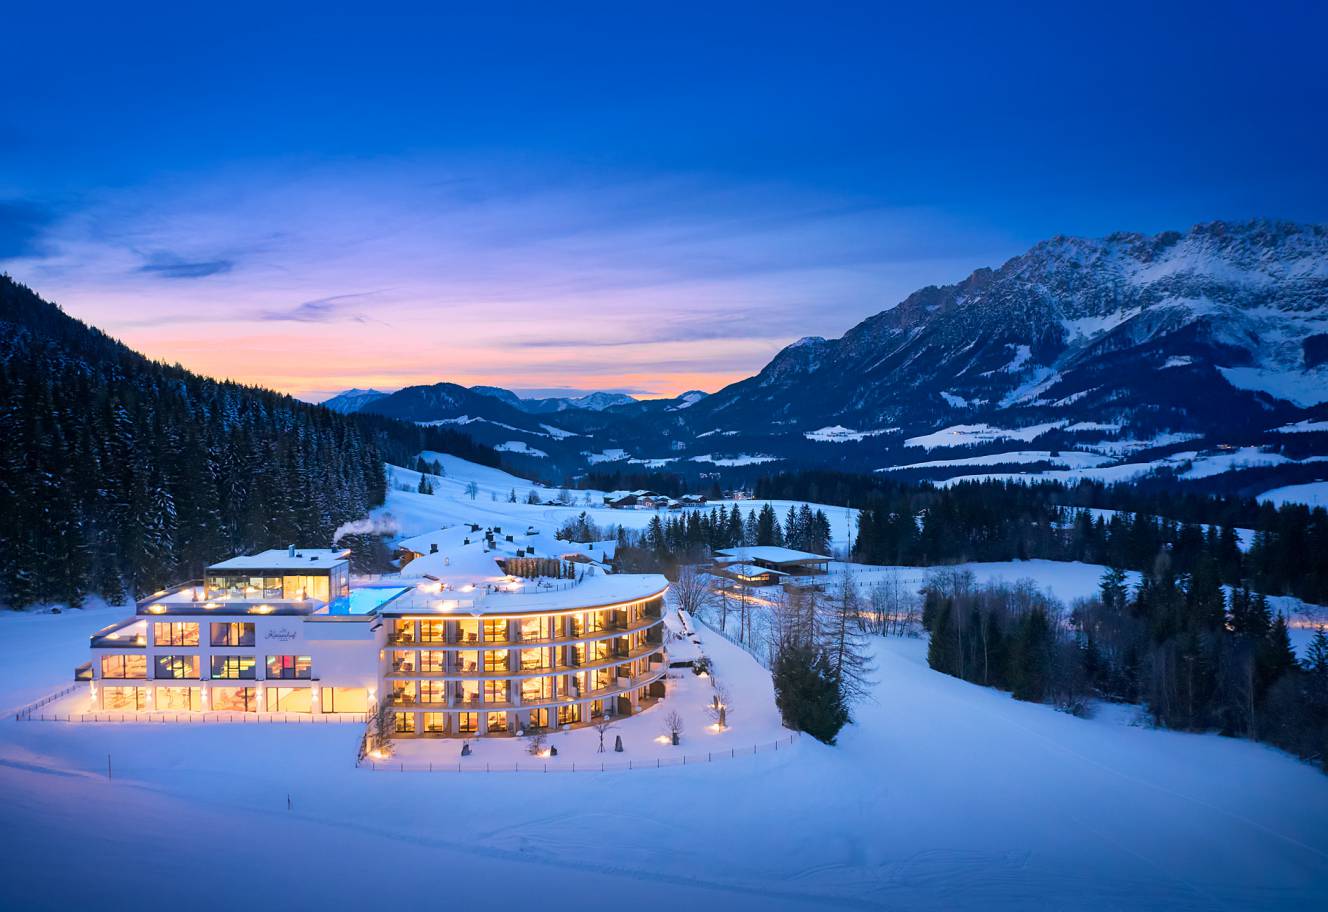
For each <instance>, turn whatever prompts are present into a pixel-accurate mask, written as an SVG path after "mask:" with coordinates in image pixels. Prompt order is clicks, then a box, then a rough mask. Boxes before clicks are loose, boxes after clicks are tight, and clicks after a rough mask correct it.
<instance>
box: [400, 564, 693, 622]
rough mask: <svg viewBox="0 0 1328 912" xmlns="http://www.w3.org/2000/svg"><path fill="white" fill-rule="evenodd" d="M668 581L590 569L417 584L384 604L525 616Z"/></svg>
mask: <svg viewBox="0 0 1328 912" xmlns="http://www.w3.org/2000/svg"><path fill="white" fill-rule="evenodd" d="M668 586H669V581H668V580H667V579H665V578H664V577H663V576H661V575H660V574H658V573H602V572H598V571H596V570H593V569H592V570H589V571H587V572H586V573H585V574H584V575H582V576H581V577H579V578H578V579H575V580H547V579H541V580H523V579H514V578H511V577H501V578H496V579H490V580H488V581H487V582H485V583H484V584H470V583H467V584H463V585H461V586H457V587H448V588H442V589H438V588H430V587H428V586H420V587H418V588H417V589H416V591H415V592H411V593H408V594H406V595H404V596H402V597H401V598H399V599H395V600H393V601H392V602H389V603H388V604H387V605H385V606H384V607H383V613H384V614H389V615H402V614H425V613H429V614H455V615H484V614H529V613H537V612H543V611H568V610H574V609H577V608H604V607H608V606H611V605H617V604H621V603H625V602H636V601H642V600H645V599H649V598H653V597H655V596H657V595H661V594H663V592H664V591H665V590H666V589H667V588H668Z"/></svg>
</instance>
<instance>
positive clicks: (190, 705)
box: [156, 687, 203, 712]
mask: <svg viewBox="0 0 1328 912" xmlns="http://www.w3.org/2000/svg"><path fill="white" fill-rule="evenodd" d="M156 696H157V709H159V710H161V711H162V712H200V711H202V709H203V688H201V687H158V688H157V695H156Z"/></svg>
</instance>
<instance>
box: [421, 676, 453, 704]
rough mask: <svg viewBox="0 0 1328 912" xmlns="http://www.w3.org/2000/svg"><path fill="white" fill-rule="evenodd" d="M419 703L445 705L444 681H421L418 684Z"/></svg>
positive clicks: (445, 688) (445, 691)
mask: <svg viewBox="0 0 1328 912" xmlns="http://www.w3.org/2000/svg"><path fill="white" fill-rule="evenodd" d="M420 702H421V703H446V702H447V684H446V682H444V681H421V682H420Z"/></svg>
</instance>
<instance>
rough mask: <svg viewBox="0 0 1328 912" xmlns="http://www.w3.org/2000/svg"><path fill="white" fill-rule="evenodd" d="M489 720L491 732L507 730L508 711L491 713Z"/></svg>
mask: <svg viewBox="0 0 1328 912" xmlns="http://www.w3.org/2000/svg"><path fill="white" fill-rule="evenodd" d="M487 721H488V723H489V731H490V732H505V731H507V713H489V718H488V719H487Z"/></svg>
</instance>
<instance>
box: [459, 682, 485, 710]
mask: <svg viewBox="0 0 1328 912" xmlns="http://www.w3.org/2000/svg"><path fill="white" fill-rule="evenodd" d="M457 698H458V699H459V700H460V701H461V703H462V704H463V705H465V706H473V705H475V704H476V703H478V702H479V701H480V685H479V682H478V681H462V682H461V686H460V687H458V688H457Z"/></svg>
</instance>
